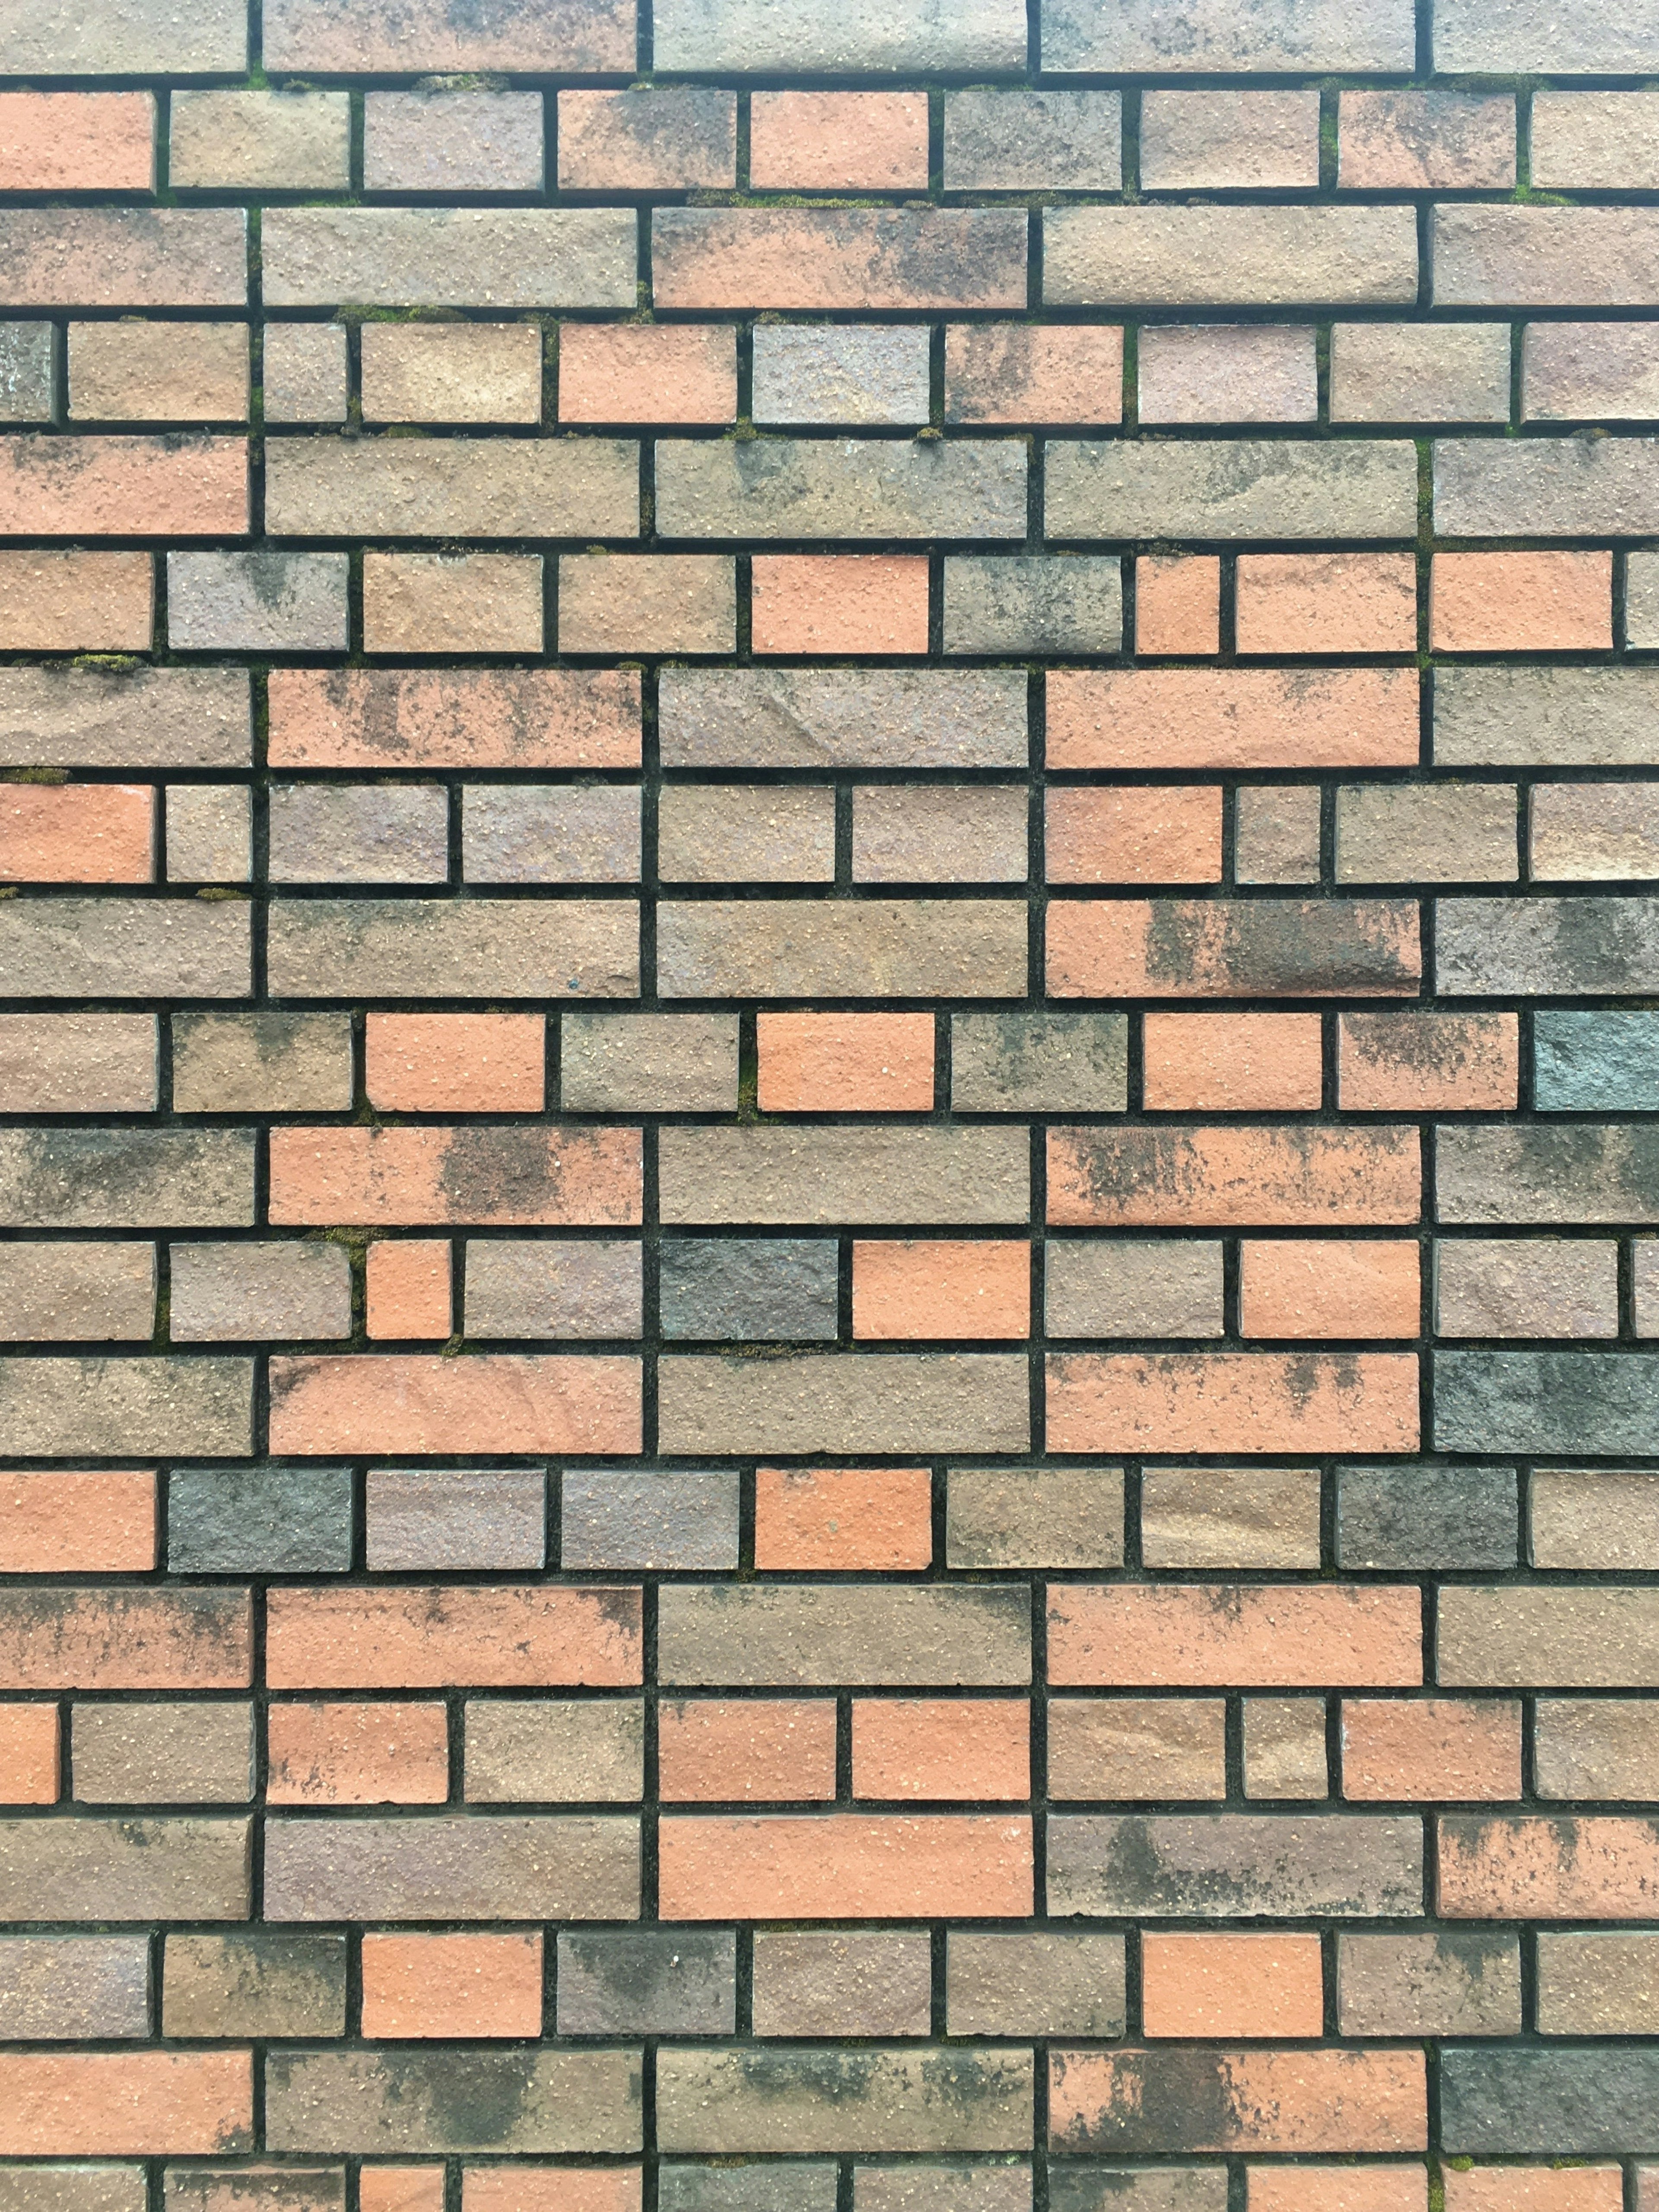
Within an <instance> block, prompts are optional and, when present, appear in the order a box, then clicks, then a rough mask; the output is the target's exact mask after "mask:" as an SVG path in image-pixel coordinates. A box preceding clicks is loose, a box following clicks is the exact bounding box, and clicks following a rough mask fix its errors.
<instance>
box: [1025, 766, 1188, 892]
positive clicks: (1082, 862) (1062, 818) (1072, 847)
mask: <svg viewBox="0 0 1659 2212" xmlns="http://www.w3.org/2000/svg"><path fill="white" fill-rule="evenodd" d="M1043 844H1044V852H1045V856H1046V866H1047V872H1048V881H1049V882H1050V883H1051V884H1214V883H1219V882H1220V880H1221V790H1220V787H1219V786H1218V785H1203V784H1200V785H1197V786H1195V787H1187V788H1181V787H1170V786H1159V785H1154V786H1152V787H1150V788H1144V787H1126V788H1124V789H1122V790H1118V791H1111V790H1107V791H1097V790H1086V791H1079V790H1076V789H1073V788H1071V787H1065V786H1062V787H1060V788H1059V789H1057V790H1051V791H1050V792H1049V793H1048V804H1047V807H1046V810H1045V825H1044V831H1043Z"/></svg>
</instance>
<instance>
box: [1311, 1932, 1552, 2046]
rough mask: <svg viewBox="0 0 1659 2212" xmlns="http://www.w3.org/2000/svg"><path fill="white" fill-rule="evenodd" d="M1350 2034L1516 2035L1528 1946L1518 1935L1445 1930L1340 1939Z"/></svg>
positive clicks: (1339, 1970)
mask: <svg viewBox="0 0 1659 2212" xmlns="http://www.w3.org/2000/svg"><path fill="white" fill-rule="evenodd" d="M1336 1997H1337V2018H1338V2021H1339V2024H1340V2029H1341V2033H1343V2034H1344V2035H1445V2036H1463V2035H1515V2034H1517V2033H1519V2031H1520V2027H1521V1959H1520V1948H1519V1946H1518V1945H1517V1943H1516V1940H1515V1938H1514V1936H1511V1935H1507V1934H1503V1933H1498V1932H1492V1933H1487V1932H1486V1931H1481V1932H1480V1933H1476V1934H1469V1933H1466V1932H1464V1931H1462V1930H1461V1929H1437V1930H1435V1931H1434V1932H1433V1933H1431V1934H1426V1935H1411V1936H1348V1935H1343V1936H1339V1937H1338V1938H1337V1950H1336Z"/></svg>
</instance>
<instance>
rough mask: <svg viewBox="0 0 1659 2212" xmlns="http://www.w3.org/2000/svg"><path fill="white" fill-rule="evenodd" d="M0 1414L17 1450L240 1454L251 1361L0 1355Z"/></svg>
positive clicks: (245, 1444)
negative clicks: (24, 1357) (0, 1358)
mask: <svg viewBox="0 0 1659 2212" xmlns="http://www.w3.org/2000/svg"><path fill="white" fill-rule="evenodd" d="M0 1415H3V1418H4V1420H5V1422H6V1424H7V1425H6V1429H5V1435H6V1437H7V1440H8V1442H9V1444H10V1445H11V1448H12V1449H13V1450H14V1451H15V1452H17V1453H19V1454H21V1455H35V1454H40V1455H54V1456H60V1457H70V1458H80V1457H81V1456H82V1455H106V1454H107V1455H111V1456H114V1455H118V1454H123V1453H140V1454H147V1455H151V1456H155V1455H160V1454H163V1453H166V1454H171V1453H173V1452H179V1453H185V1454H197V1453H201V1454H212V1453H215V1452H246V1451H247V1450H248V1449H250V1448H251V1446H250V1440H251V1437H252V1424H253V1366H252V1361H251V1360H246V1359H212V1358H197V1359H191V1360H189V1361H177V1360H171V1359H165V1358H155V1359H152V1358H127V1359H99V1358H87V1359H8V1360H5V1361H3V1362H0Z"/></svg>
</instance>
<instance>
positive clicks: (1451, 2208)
mask: <svg viewBox="0 0 1659 2212" xmlns="http://www.w3.org/2000/svg"><path fill="white" fill-rule="evenodd" d="M1442 2178H1443V2180H1444V2182H1445V2185H1446V2212H1620V2207H1621V2206H1622V2205H1623V2203H1624V2201H1625V2180H1624V2176H1623V2175H1622V2174H1621V2173H1620V2171H1619V2168H1618V2167H1617V2166H1576V2167H1575V2166H1566V2167H1564V2168H1562V2169H1560V2170H1559V2171H1558V2170H1557V2169H1555V2168H1553V2167H1551V2166H1471V2167H1470V2168H1469V2169H1468V2172H1464V2173H1460V2172H1458V2171H1457V2169H1456V2168H1455V2166H1444V2167H1443V2168H1442Z"/></svg>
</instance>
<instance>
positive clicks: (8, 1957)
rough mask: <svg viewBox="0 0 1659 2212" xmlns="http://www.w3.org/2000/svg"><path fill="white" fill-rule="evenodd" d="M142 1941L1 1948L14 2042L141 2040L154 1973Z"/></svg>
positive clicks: (71, 1939) (15, 1943)
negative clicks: (151, 1976) (152, 1973)
mask: <svg viewBox="0 0 1659 2212" xmlns="http://www.w3.org/2000/svg"><path fill="white" fill-rule="evenodd" d="M146 1954H147V1946H146V1944H145V1942H144V1939H143V1936H7V1937H6V1938H5V1939H4V1940H3V1941H0V2021H4V2023H5V2031H6V2035H7V2039H8V2040H14V2039H15V2040H16V2041H18V2042H23V2041H33V2042H43V2043H44V2042H50V2043H58V2042H81V2041H92V2040H94V2039H99V2040H101V2039H104V2038H106V2037H107V2038H110V2039H113V2038H115V2037H118V2036H120V2037H125V2036H142V2035H143V2034H144V2033H145V2032H146V2029H147V2027H148V2025H149V2017H148V2015H149V2005H148V1998H149V1960H148V1957H147V1955H146Z"/></svg>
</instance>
